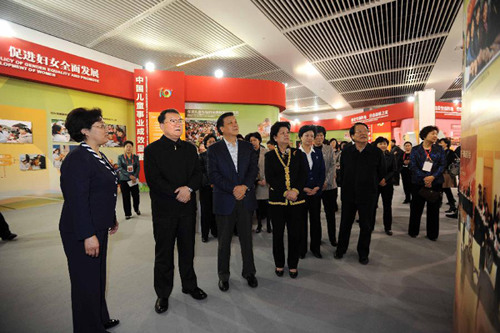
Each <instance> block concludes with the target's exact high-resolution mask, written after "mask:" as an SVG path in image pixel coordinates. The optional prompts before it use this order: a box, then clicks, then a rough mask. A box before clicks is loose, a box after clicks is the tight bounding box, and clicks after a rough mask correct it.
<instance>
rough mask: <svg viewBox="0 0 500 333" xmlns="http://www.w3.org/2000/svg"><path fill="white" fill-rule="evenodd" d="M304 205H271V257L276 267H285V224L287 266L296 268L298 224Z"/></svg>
mask: <svg viewBox="0 0 500 333" xmlns="http://www.w3.org/2000/svg"><path fill="white" fill-rule="evenodd" d="M303 206H304V205H303V204H301V205H294V206H291V205H288V206H281V205H271V207H270V210H271V216H272V219H273V257H274V264H275V265H276V267H278V268H282V267H285V245H284V241H283V238H284V234H285V226H286V228H287V232H288V268H289V269H297V265H298V263H299V246H300V241H301V239H300V226H301V221H302V216H303V214H304V213H303V210H304V207H303Z"/></svg>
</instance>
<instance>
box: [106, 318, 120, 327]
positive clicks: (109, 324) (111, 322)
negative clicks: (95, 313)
mask: <svg viewBox="0 0 500 333" xmlns="http://www.w3.org/2000/svg"><path fill="white" fill-rule="evenodd" d="M119 323H120V321H119V320H118V319H110V320H108V322H107V323H104V328H105V329H108V328H111V327H115V326H116V325H118V324H119Z"/></svg>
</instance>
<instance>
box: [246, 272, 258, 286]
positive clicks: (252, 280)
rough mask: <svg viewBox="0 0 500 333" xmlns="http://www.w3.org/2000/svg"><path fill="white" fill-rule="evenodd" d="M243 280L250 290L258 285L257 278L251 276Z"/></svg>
mask: <svg viewBox="0 0 500 333" xmlns="http://www.w3.org/2000/svg"><path fill="white" fill-rule="evenodd" d="M245 279H247V282H248V285H249V286H250V287H252V288H257V286H258V285H259V282H258V281H257V278H256V277H255V275H253V274H251V275H249V276H247V277H246V278H245Z"/></svg>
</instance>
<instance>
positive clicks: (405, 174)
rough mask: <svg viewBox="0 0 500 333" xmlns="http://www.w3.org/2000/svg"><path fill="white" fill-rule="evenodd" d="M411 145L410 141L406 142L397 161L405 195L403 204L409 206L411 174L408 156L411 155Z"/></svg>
mask: <svg viewBox="0 0 500 333" xmlns="http://www.w3.org/2000/svg"><path fill="white" fill-rule="evenodd" d="M411 148H412V144H411V142H410V141H406V142H405V144H404V149H405V150H404V152H403V154H401V155H400V159H399V163H398V164H399V170H400V171H399V172H400V174H401V180H402V182H403V191H404V193H405V200H404V201H403V203H404V204H409V203H410V202H411V186H412V185H411V172H410V154H411Z"/></svg>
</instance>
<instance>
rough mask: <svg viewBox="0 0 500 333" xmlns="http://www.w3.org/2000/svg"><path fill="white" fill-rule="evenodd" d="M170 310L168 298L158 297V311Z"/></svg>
mask: <svg viewBox="0 0 500 333" xmlns="http://www.w3.org/2000/svg"><path fill="white" fill-rule="evenodd" d="M167 310H168V298H161V297H158V299H157V300H156V303H155V311H156V313H163V312H165V311H167Z"/></svg>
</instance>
